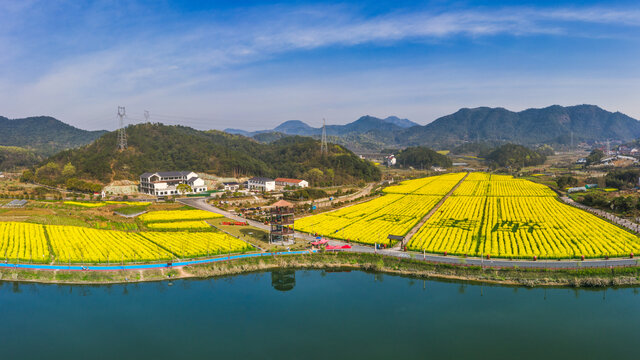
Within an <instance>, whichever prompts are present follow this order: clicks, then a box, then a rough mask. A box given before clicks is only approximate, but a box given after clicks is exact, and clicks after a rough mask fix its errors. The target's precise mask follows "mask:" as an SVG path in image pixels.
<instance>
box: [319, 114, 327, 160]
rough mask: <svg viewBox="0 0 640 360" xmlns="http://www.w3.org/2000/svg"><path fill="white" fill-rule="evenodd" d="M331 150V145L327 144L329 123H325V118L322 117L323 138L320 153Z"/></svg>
mask: <svg viewBox="0 0 640 360" xmlns="http://www.w3.org/2000/svg"><path fill="white" fill-rule="evenodd" d="M328 151H329V147H328V146H327V125H326V124H325V120H324V118H323V119H322V140H321V144H320V153H322V154H326V153H327V152H328Z"/></svg>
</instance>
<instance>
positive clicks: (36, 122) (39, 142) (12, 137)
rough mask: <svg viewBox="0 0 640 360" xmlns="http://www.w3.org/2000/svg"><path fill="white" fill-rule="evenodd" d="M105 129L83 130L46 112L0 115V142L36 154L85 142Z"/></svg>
mask: <svg viewBox="0 0 640 360" xmlns="http://www.w3.org/2000/svg"><path fill="white" fill-rule="evenodd" d="M105 133H106V131H87V130H82V129H78V128H76V127H73V126H71V125H68V124H65V123H63V122H62V121H60V120H57V119H55V118H52V117H50V116H36V117H28V118H23V119H8V118H6V117H3V116H0V145H2V146H17V147H21V148H25V149H29V150H31V151H33V152H34V153H36V154H38V155H44V156H48V155H52V154H55V153H57V152H59V151H61V150H65V149H70V148H75V147H78V146H82V145H86V144H89V143H91V142H92V141H94V140H95V139H97V138H99V137H100V136H102V135H103V134H105Z"/></svg>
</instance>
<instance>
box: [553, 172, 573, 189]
mask: <svg viewBox="0 0 640 360" xmlns="http://www.w3.org/2000/svg"><path fill="white" fill-rule="evenodd" d="M556 183H557V184H558V188H560V189H562V188H564V187H566V186H576V185H578V179H576V178H574V177H573V176H570V175H567V176H558V178H557V179H556Z"/></svg>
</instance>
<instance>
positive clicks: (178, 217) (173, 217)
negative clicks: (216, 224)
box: [138, 210, 222, 223]
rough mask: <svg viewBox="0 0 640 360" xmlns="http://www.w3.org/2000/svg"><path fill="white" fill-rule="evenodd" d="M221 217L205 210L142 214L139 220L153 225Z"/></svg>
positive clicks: (162, 211) (164, 211)
mask: <svg viewBox="0 0 640 360" xmlns="http://www.w3.org/2000/svg"><path fill="white" fill-rule="evenodd" d="M220 217H222V215H220V214H215V213H212V212H209V211H204V210H160V211H151V212H148V213H145V214H142V215H140V216H138V219H140V220H141V221H143V222H145V223H151V222H172V221H184V220H204V219H214V218H220Z"/></svg>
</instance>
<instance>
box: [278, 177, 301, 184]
mask: <svg viewBox="0 0 640 360" xmlns="http://www.w3.org/2000/svg"><path fill="white" fill-rule="evenodd" d="M276 181H278V182H288V183H294V184H298V183H301V182H303V181H304V180H300V179H287V178H276Z"/></svg>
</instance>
